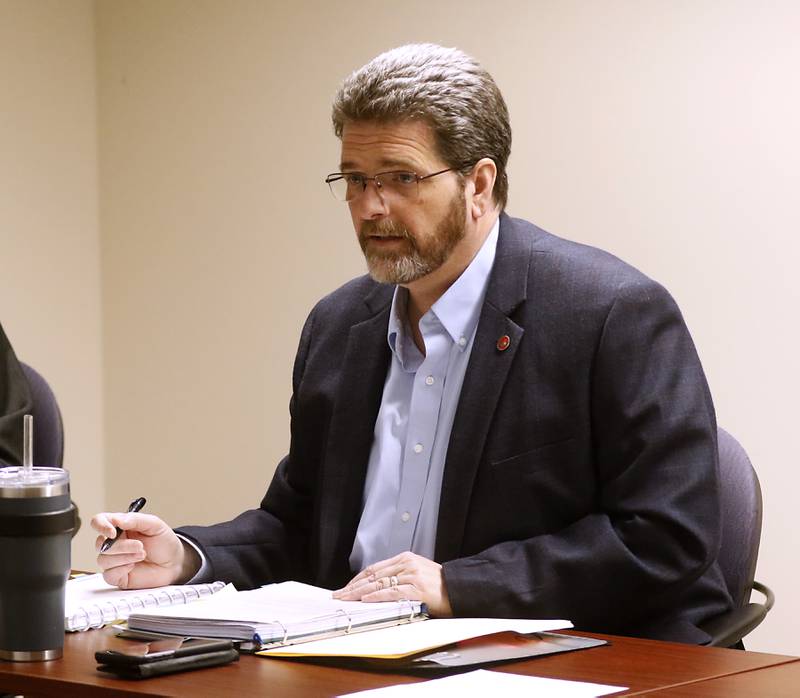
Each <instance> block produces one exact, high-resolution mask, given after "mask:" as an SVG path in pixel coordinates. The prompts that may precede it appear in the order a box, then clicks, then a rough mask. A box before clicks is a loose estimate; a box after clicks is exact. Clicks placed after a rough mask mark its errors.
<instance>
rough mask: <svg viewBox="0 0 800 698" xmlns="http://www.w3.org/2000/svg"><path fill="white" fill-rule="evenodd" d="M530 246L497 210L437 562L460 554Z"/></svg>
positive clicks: (451, 452)
mask: <svg viewBox="0 0 800 698" xmlns="http://www.w3.org/2000/svg"><path fill="white" fill-rule="evenodd" d="M531 248H532V238H531V236H530V235H529V234H527V233H522V232H518V231H517V229H516V226H515V225H514V223H513V221H512V220H511V219H510V218H509V217H508V216H506V215H505V214H501V217H500V235H499V237H498V241H497V252H496V254H495V261H494V267H493V269H492V273H491V276H490V277H489V285H488V287H487V290H486V299H485V300H484V303H483V308H482V309H481V314H480V319H479V320H478V328H477V331H476V334H475V341H474V343H473V345H472V354H471V355H470V359H469V364H468V367H467V373H466V375H465V376H464V383H463V386H462V388H461V396H460V398H459V402H458V408H457V410H456V416H455V420H454V422H453V430H452V432H451V434H450V444H449V446H448V449H447V458H446V460H445V468H444V475H443V477H442V492H441V497H440V499H439V519H438V527H437V533H436V552H435V558H436V560H438V561H439V562H444V561H446V560H451V559H453V558H455V557H458V555H459V552H460V548H461V541H462V539H463V534H464V526H465V524H466V519H467V514H468V510H469V502H470V496H471V493H472V486H473V483H474V481H475V475H476V473H477V471H478V465H479V463H480V460H481V456H482V454H483V448H484V444H485V442H486V437H487V434H488V432H489V427H490V426H491V423H492V419H493V416H494V411H495V406H496V404H497V402H498V400H499V399H500V394H501V392H502V390H503V385H504V384H505V382H506V377H507V375H508V370H509V368H510V367H511V362H512V361H513V360H514V356H515V354H516V352H517V348H518V347H519V344H520V341H521V340H522V335H523V333H524V332H525V330H524V329H523V328H522V327H520V326H519V325H517V324H516V323H515V322H514V321H513V320H511V318H510V317H509V315H510V314H511V313H512V312H513V311H514V309H515V308H516V307H517V306H518V305H519V304H520V303H522V302H523V301H524V300H525V298H526V294H527V283H528V268H529V266H530V264H531V257H532V254H531ZM504 335H507V336H508V338H509V340H510V343H509V344H508V347H507V348H506V349H504V350H501V349H499V348H498V340H499V339H500V338H501V337H503V336H504Z"/></svg>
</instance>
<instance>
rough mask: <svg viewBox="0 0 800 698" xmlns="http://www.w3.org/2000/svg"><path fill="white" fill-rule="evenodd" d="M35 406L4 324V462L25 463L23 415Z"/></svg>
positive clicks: (0, 353)
mask: <svg viewBox="0 0 800 698" xmlns="http://www.w3.org/2000/svg"><path fill="white" fill-rule="evenodd" d="M32 409H33V401H32V400H31V394H30V389H29V387H28V381H27V380H25V375H24V374H23V373H22V368H21V367H20V365H19V362H18V361H17V357H16V356H15V355H14V350H13V349H12V348H11V344H10V343H9V341H8V338H7V337H6V335H5V332H3V328H2V326H0V465H21V464H22V424H23V420H22V418H23V416H24V415H26V414H29V413H30V412H31V410H32Z"/></svg>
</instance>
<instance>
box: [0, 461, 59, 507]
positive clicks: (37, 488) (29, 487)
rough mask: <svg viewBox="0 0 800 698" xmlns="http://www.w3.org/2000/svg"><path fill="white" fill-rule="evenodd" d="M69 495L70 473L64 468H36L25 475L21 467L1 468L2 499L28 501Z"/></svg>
mask: <svg viewBox="0 0 800 698" xmlns="http://www.w3.org/2000/svg"><path fill="white" fill-rule="evenodd" d="M60 494H69V472H68V471H66V470H64V469H63V468H45V467H43V466H38V465H37V466H34V467H33V469H32V470H31V472H30V473H25V472H24V470H23V468H21V467H20V466H16V465H12V466H9V467H6V468H0V498H2V499H26V498H29V497H56V496H58V495H60Z"/></svg>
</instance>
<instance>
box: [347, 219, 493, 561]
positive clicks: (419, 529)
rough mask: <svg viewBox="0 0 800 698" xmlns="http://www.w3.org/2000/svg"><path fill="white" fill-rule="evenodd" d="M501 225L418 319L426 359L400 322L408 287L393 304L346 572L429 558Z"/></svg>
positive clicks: (397, 291)
mask: <svg viewBox="0 0 800 698" xmlns="http://www.w3.org/2000/svg"><path fill="white" fill-rule="evenodd" d="M499 229H500V224H499V221H498V222H496V223H495V225H494V227H493V228H492V230H491V231H490V233H489V235H488V237H487V238H486V240H485V241H484V243H483V246H482V247H481V249H480V250H479V251H478V254H477V255H475V258H474V259H473V260H472V262H471V263H470V265H469V266H468V267H467V268H466V269H465V270H464V272H463V273H462V274H461V276H459V277H458V279H456V281H455V282H454V283H453V285H452V286H450V288H449V289H447V291H446V292H445V293H444V294H443V295H442V296H441V298H439V299H438V300H437V301H436V302H435V303H434V304H433V306H431V308H430V310H429V311H428V312H427V313H425V315H423V316H422V319H421V320H420V323H419V329H420V332H421V333H422V337H423V340H424V342H425V355H424V356H423V354H422V353H421V352H420V351H419V349H418V348H417V346H416V345H415V344H414V339H413V336H412V334H411V332H410V330H409V328H408V325H407V322H406V303H407V301H408V290H407V289H405V288H403V287H401V286H398V287H397V288H396V289H395V292H394V298H393V299H392V308H391V313H390V316H389V328H388V332H387V341H388V342H389V347H390V348H391V350H392V359H391V363H390V365H389V370H388V372H387V375H386V382H385V384H384V386H383V397H382V399H381V406H380V409H379V410H378V418H377V420H376V421H375V437H374V440H373V442H372V450H371V451H370V456H369V464H368V466H367V478H366V483H365V485H364V498H363V509H362V512H361V520H360V522H359V524H358V530H357V532H356V537H355V541H354V543H353V550H352V553H351V554H350V567H351V569H352V570H354V571H357V570H361V569H363V568H364V567H366V566H367V565H369V564H371V563H373V562H378V561H379V560H384V559H386V558H389V557H392V556H393V555H397V554H398V553H401V552H404V551H407V550H410V551H412V552H414V553H417V554H418V555H422V556H424V557H427V558H431V559H433V553H434V547H435V542H436V526H437V521H438V518H439V495H440V492H441V488H442V474H443V473H444V463H445V458H446V457H447V446H448V444H449V443H450V432H451V430H452V428H453V419H454V418H455V414H456V408H457V407H458V398H459V396H460V394H461V386H462V384H463V382H464V374H465V373H466V370H467V363H468V362H469V357H470V354H471V352H472V343H473V341H474V339H475V330H476V328H477V326H478V318H479V316H480V312H481V307H482V305H483V299H484V296H485V295H486V286H487V284H488V282H489V274H490V273H491V270H492V265H493V264H494V257H495V252H496V249H497V235H498V231H499Z"/></svg>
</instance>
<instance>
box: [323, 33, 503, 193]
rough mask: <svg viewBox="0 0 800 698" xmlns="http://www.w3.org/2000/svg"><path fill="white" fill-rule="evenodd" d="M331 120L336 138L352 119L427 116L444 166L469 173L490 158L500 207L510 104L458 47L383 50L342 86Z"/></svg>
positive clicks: (485, 74) (480, 69)
mask: <svg viewBox="0 0 800 698" xmlns="http://www.w3.org/2000/svg"><path fill="white" fill-rule="evenodd" d="M332 118H333V129H334V132H335V133H336V135H337V136H338V137H339V138H341V137H342V132H343V130H344V126H345V124H346V123H347V122H350V121H375V122H379V123H390V122H393V121H404V120H413V119H421V120H423V121H425V122H426V123H428V124H429V125H430V127H431V128H432V129H433V133H434V138H435V142H436V146H437V148H438V150H439V155H441V157H442V159H443V160H444V162H446V163H447V165H448V166H450V167H452V168H454V169H456V170H461V171H466V170H469V169H470V168H471V167H472V166H473V165H474V164H475V163H476V162H477V161H478V160H480V159H481V158H491V159H492V160H494V164H495V165H496V166H497V180H496V181H495V185H494V192H493V196H494V200H495V201H496V202H497V203H498V204H500V207H501V208H504V207H505V205H506V200H507V199H508V175H507V173H506V164H507V163H508V156H509V154H510V152H511V125H510V124H509V119H508V109H507V108H506V103H505V101H504V100H503V95H501V94H500V90H499V89H498V87H497V85H496V84H495V81H494V80H493V79H492V76H491V75H489V73H488V72H487V71H486V70H485V69H484V68H483V67H481V65H480V64H479V63H478V62H477V61H476V60H475V59H474V58H472V57H470V56H468V55H467V54H466V53H464V52H463V51H460V50H459V49H455V48H443V47H442V46H437V45H436V44H409V45H407V46H400V47H399V48H396V49H392V50H391V51H387V52H386V53H382V54H381V55H379V56H377V57H376V58H373V59H372V60H371V61H370V62H369V63H367V64H366V65H365V66H363V67H362V68H360V69H359V70H357V71H355V72H354V73H353V74H351V75H350V76H349V77H348V78H347V79H346V80H345V81H344V82H343V83H342V85H341V87H340V88H339V91H338V92H337V93H336V97H335V98H334V101H333V114H332Z"/></svg>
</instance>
